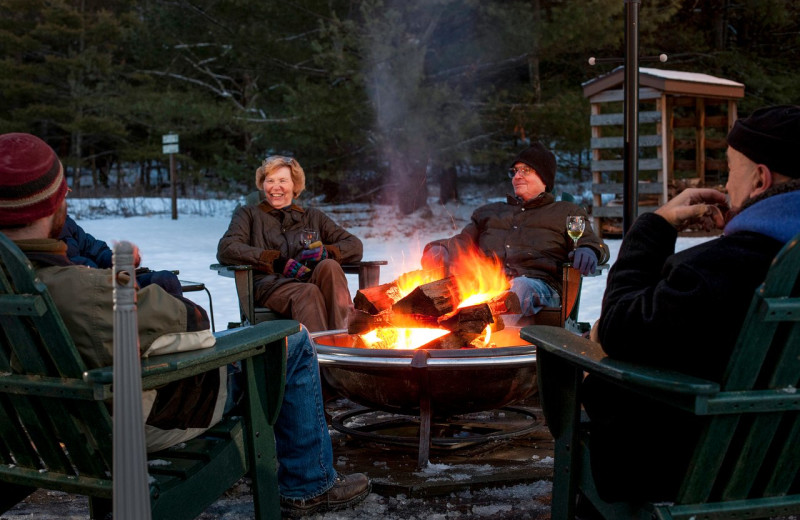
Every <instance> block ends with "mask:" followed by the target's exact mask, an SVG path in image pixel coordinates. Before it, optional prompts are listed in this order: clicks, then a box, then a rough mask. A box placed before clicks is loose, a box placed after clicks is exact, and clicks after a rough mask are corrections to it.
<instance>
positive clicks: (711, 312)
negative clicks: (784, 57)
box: [582, 105, 800, 501]
mask: <svg viewBox="0 0 800 520" xmlns="http://www.w3.org/2000/svg"><path fill="white" fill-rule="evenodd" d="M798 148H800V106H794V105H782V106H773V107H766V108H761V109H759V110H756V111H755V112H753V113H752V115H750V117H747V118H744V119H739V120H737V121H736V123H735V124H734V126H733V128H732V129H731V131H730V132H729V134H728V149H727V157H728V167H729V174H728V182H727V185H726V188H727V192H728V198H727V200H726V196H725V195H724V194H723V193H721V192H719V191H717V190H714V189H688V190H685V191H683V192H682V193H681V194H679V195H678V196H677V197H675V198H674V199H672V200H671V201H669V202H668V203H667V204H665V205H664V206H662V207H661V208H659V209H658V210H657V211H656V212H655V213H647V214H643V215H641V216H640V217H639V218H638V219H637V220H636V221H635V222H634V224H633V226H631V229H630V230H629V232H628V234H627V235H626V236H625V238H624V239H623V241H622V245H621V247H620V252H619V256H618V257H617V260H616V262H615V263H614V265H613V266H612V268H611V270H610V272H609V275H608V282H607V286H606V291H605V295H604V297H603V308H602V312H601V316H600V320H599V321H598V323H597V324H596V329H594V330H593V333H592V338H593V339H595V340H597V341H599V342H600V343H601V344H602V346H603V350H605V352H606V353H607V354H608V355H609V356H610V357H613V358H617V359H622V360H635V361H638V362H645V363H648V364H651V365H653V366H656V367H666V368H670V369H673V370H678V371H681V372H684V373H686V374H689V375H692V376H696V377H701V378H703V379H707V380H711V381H717V382H719V381H720V380H721V378H722V372H723V370H724V367H725V366H726V365H727V363H728V361H729V358H730V355H731V352H732V349H733V347H734V344H735V341H736V338H737V336H738V335H739V329H740V327H741V325H742V323H743V321H744V317H745V315H746V313H747V310H748V307H749V305H750V301H751V299H752V297H753V292H754V291H755V289H756V287H758V286H759V285H760V284H761V283H762V282H763V281H764V278H765V276H766V273H767V270H768V268H769V266H770V263H771V262H772V259H773V258H774V257H775V255H776V254H777V253H778V251H779V250H780V249H781V248H782V247H783V246H784V245H785V244H786V243H787V242H788V241H789V240H791V239H792V238H793V237H795V236H797V234H798V233H800V166H798V161H797V159H796V157H795V156H796V153H797V150H798ZM726 203H727V204H729V205H730V207H731V211H729V212H727V214H723V212H722V211H720V209H719V206H721V205H722V206H724V205H727V204H726ZM697 219H707V220H709V221H712V222H714V223H715V225H716V226H717V227H719V228H722V229H723V234H722V236H720V237H719V238H716V239H714V240H709V241H707V242H704V243H702V244H700V245H697V246H695V247H692V248H689V249H687V250H685V251H681V252H679V253H674V251H675V241H676V238H677V235H678V231H677V230H678V229H682V228H683V226H684V225H686V224H687V223H691V222H692V221H696V220H697ZM582 395H583V398H582V400H583V402H584V405H585V408H586V411H587V413H588V414H589V417H590V419H591V435H592V466H593V469H594V470H595V481H596V482H598V486H599V487H600V488H601V489H600V491H601V495H604V498H606V499H608V500H615V499H627V498H638V499H645V500H656V501H661V500H663V501H670V500H673V499H674V497H675V495H676V493H677V485H678V483H679V482H680V480H681V477H682V476H683V475H684V474H685V471H686V469H687V466H688V464H689V459H690V457H691V446H693V445H694V443H695V442H696V439H697V436H698V435H699V432H698V431H696V430H695V431H692V429H691V428H689V429H687V430H685V431H681V433H680V434H679V435H674V432H673V429H672V425H673V424H676V423H677V422H673V421H678V420H680V421H681V423H680V424H685V423H686V417H685V416H684V417H681V418H680V419H678V417H676V412H674V411H671V410H670V409H668V408H666V407H663V406H661V405H659V404H658V403H656V402H654V401H650V400H647V399H644V398H642V397H638V396H634V395H631V394H629V393H626V392H623V391H621V390H618V389H615V388H613V387H611V386H610V385H608V384H604V383H602V382H600V381H598V380H595V379H593V378H592V377H591V376H590V377H589V378H587V379H586V381H585V383H584V389H583V391H582ZM653 446H658V447H659V449H658V450H657V452H656V453H655V454H653V451H652V447H653ZM654 467H658V468H659V471H657V472H656V471H651V469H652V468H654Z"/></svg>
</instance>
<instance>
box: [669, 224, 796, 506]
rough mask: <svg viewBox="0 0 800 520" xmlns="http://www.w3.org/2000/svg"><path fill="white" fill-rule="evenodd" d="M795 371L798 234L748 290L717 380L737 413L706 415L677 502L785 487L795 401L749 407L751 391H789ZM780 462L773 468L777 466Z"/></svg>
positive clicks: (791, 464)
mask: <svg viewBox="0 0 800 520" xmlns="http://www.w3.org/2000/svg"><path fill="white" fill-rule="evenodd" d="M799 378H800V235H798V236H796V237H795V238H794V239H793V240H791V241H790V242H789V243H788V244H787V245H786V246H784V248H783V249H782V250H781V251H780V252H779V254H778V255H777V256H776V257H775V259H774V260H773V262H772V265H771V266H770V269H769V271H768V273H767V277H766V280H765V281H764V283H763V284H762V285H761V286H760V287H759V288H758V289H757V290H756V293H755V295H754V296H753V300H752V302H751V304H750V308H749V311H748V313H747V317H746V318H745V321H744V324H743V326H742V330H741V331H740V333H739V337H738V339H737V342H736V346H735V347H734V350H733V354H732V356H731V360H730V362H729V364H728V367H727V369H726V371H725V374H724V376H723V381H722V385H721V388H722V389H723V391H724V392H734V393H735V394H730V395H736V396H738V398H739V399H741V400H742V403H743V404H742V412H743V413H741V414H725V415H719V416H715V417H714V418H712V419H710V420H708V422H707V424H706V426H705V427H704V430H703V434H702V438H701V441H700V443H698V448H697V450H696V451H695V454H694V457H693V460H692V464H691V466H690V468H689V472H688V474H687V478H686V479H685V481H684V484H683V487H682V489H681V492H680V495H679V499H678V502H679V503H693V502H704V501H707V500H709V499H715V500H717V499H721V500H743V499H747V498H752V497H757V496H779V495H784V494H786V493H787V492H788V491H789V489H790V486H791V485H792V483H793V482H794V481H795V479H796V478H797V477H798V471H800V448H799V447H798V445H799V444H800V411H799V410H798V409H800V406H793V407H789V406H787V408H788V409H787V410H786V411H764V412H753V411H752V410H748V407H747V406H746V403H745V399H746V398H747V397H748V396H754V395H757V394H758V393H759V392H761V393H763V392H786V394H787V395H793V394H794V393H796V392H797V386H798V379H799ZM778 468H780V470H778Z"/></svg>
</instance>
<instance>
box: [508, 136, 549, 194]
mask: <svg viewBox="0 0 800 520" xmlns="http://www.w3.org/2000/svg"><path fill="white" fill-rule="evenodd" d="M517 163H523V164H527V165H528V166H530V167H531V168H533V169H534V170H536V173H537V174H538V175H539V178H540V179H542V182H543V183H544V184H545V186H546V188H545V189H546V190H547V191H553V184H554V183H555V181H556V156H555V155H553V152H551V151H550V150H548V149H547V148H545V147H544V145H543V144H542V143H533V144H532V145H531V146H529V147H528V148H526V149H524V150H522V151H521V152H520V153H519V155H517V156H516V157H515V158H514V162H512V163H511V167H512V168H513V167H514V165H515V164H517Z"/></svg>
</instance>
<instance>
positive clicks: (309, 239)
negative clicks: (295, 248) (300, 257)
mask: <svg viewBox="0 0 800 520" xmlns="http://www.w3.org/2000/svg"><path fill="white" fill-rule="evenodd" d="M316 241H317V232H316V231H314V230H313V229H304V230H303V231H301V232H300V242H301V243H302V244H303V247H304V248H305V249H308V246H310V245H311V244H313V243H314V242H316Z"/></svg>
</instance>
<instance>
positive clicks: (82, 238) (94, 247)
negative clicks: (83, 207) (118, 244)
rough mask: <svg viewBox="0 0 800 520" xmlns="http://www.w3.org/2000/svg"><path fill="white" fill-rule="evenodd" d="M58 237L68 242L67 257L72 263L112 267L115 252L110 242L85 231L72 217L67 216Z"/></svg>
mask: <svg viewBox="0 0 800 520" xmlns="http://www.w3.org/2000/svg"><path fill="white" fill-rule="evenodd" d="M58 238H59V239H60V240H62V241H64V243H66V244H67V257H69V259H70V260H71V261H72V263H74V264H81V265H88V266H89V267H102V268H109V267H111V259H112V256H113V254H114V253H113V252H112V251H111V248H110V247H108V244H106V243H105V242H103V241H102V240H98V239H96V238H95V237H93V236H92V235H90V234H89V233H87V232H86V231H84V230H83V228H82V227H80V226H79V225H78V223H77V222H75V221H74V220H72V217H70V216H67V220H66V222H64V227H63V228H62V229H61V236H59V237H58Z"/></svg>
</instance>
